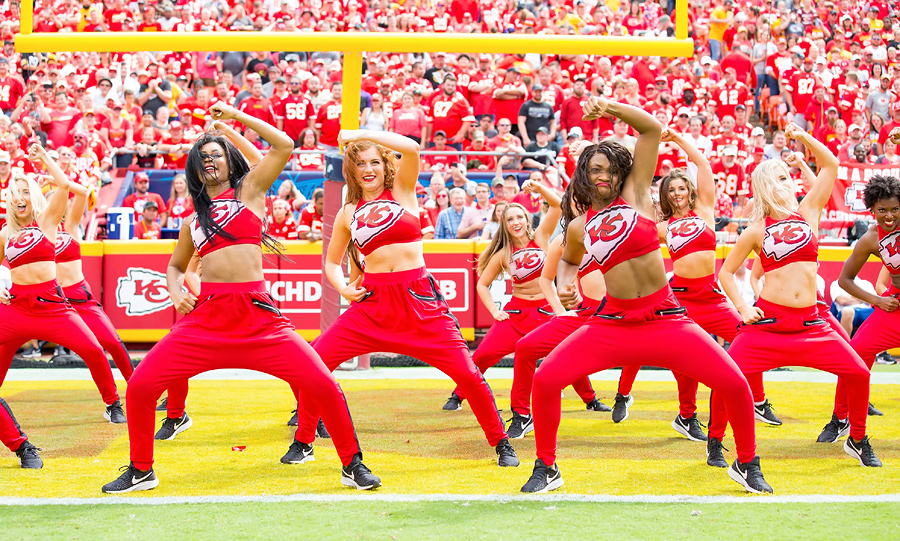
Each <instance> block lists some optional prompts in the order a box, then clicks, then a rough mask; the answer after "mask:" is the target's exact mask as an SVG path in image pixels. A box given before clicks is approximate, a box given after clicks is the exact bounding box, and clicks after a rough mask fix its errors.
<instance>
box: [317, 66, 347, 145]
mask: <svg viewBox="0 0 900 541" xmlns="http://www.w3.org/2000/svg"><path fill="white" fill-rule="evenodd" d="M342 90H343V85H342V84H341V83H339V82H336V83H334V84H332V85H331V100H330V101H328V102H327V103H325V104H324V105H322V107H320V108H319V113H318V115H317V116H316V123H315V127H316V131H318V132H319V145H321V146H322V147H323V148H324V149H325V150H332V151H333V150H337V149H338V139H337V138H338V133H340V131H341V108H342V107H343V106H342V105H341V97H342Z"/></svg>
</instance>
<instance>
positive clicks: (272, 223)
mask: <svg viewBox="0 0 900 541" xmlns="http://www.w3.org/2000/svg"><path fill="white" fill-rule="evenodd" d="M291 214H292V211H291V206H290V203H288V202H287V201H285V200H284V199H276V200H275V201H274V202H273V203H272V213H271V214H270V215H269V216H268V218H266V225H267V231H268V233H269V234H270V235H272V237H273V238H275V239H279V240H297V238H298V232H297V222H295V221H294V217H293V216H292V215H291Z"/></svg>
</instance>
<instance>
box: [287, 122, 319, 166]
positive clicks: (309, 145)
mask: <svg viewBox="0 0 900 541" xmlns="http://www.w3.org/2000/svg"><path fill="white" fill-rule="evenodd" d="M300 140H301V141H302V144H301V145H300V148H299V149H298V150H315V151H316V152H313V153H309V154H296V155H295V156H296V159H295V161H294V169H295V170H296V169H299V170H301V171H322V170H324V169H325V157H324V153H325V149H324V148H323V147H322V146H321V145H319V136H318V135H317V134H316V130H314V129H312V128H306V129H305V130H303V132H302V133H301V134H300Z"/></svg>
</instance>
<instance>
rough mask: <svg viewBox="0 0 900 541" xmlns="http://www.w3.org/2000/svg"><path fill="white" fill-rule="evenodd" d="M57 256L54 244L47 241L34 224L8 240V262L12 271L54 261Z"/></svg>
mask: <svg viewBox="0 0 900 541" xmlns="http://www.w3.org/2000/svg"><path fill="white" fill-rule="evenodd" d="M55 254H56V250H55V247H54V246H53V243H51V242H50V241H49V240H47V237H45V236H44V232H43V231H41V228H40V227H38V226H37V223H34V222H32V224H31V225H29V226H28V227H23V228H22V229H20V230H19V231H18V233H16V234H15V235H13V236H11V237H9V238H8V239H6V260H7V261H9V268H10V269H14V268H16V267H21V266H22V265H27V264H29V263H38V262H40V261H53V260H54V255H55Z"/></svg>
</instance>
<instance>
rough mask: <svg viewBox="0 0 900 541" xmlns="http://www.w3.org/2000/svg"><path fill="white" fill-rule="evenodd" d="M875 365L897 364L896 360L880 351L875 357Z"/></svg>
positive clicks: (885, 352)
mask: <svg viewBox="0 0 900 541" xmlns="http://www.w3.org/2000/svg"><path fill="white" fill-rule="evenodd" d="M875 364H897V361H896V359H894V358H893V357H891V354H890V353H888V352H887V351H882V352H881V353H879V354H878V355H876V356H875Z"/></svg>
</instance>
